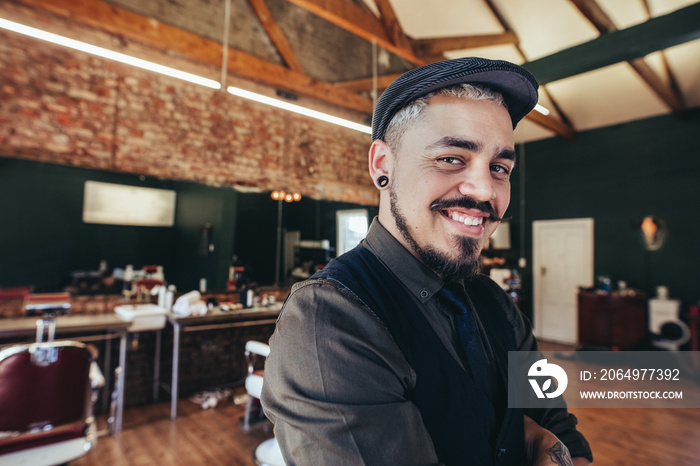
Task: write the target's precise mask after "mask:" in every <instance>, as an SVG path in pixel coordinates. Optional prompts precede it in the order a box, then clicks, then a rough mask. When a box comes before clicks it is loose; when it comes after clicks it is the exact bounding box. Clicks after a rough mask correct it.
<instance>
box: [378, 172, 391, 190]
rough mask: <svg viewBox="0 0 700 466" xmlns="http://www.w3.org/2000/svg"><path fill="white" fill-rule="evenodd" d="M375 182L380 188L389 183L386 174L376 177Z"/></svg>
mask: <svg viewBox="0 0 700 466" xmlns="http://www.w3.org/2000/svg"><path fill="white" fill-rule="evenodd" d="M377 184H378V185H379V187H380V188H383V187H385V186H386V185H388V184H389V177H388V176H386V175H382V176H380V177H379V178H377Z"/></svg>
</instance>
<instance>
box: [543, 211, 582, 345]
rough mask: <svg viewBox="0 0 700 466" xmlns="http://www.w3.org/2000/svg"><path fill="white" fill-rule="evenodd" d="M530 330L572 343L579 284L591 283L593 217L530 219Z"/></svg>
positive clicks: (575, 324) (576, 320)
mask: <svg viewBox="0 0 700 466" xmlns="http://www.w3.org/2000/svg"><path fill="white" fill-rule="evenodd" d="M532 237H533V251H532V256H533V264H532V266H533V269H532V275H533V280H534V305H535V307H534V327H535V328H534V333H535V336H536V337H538V338H541V339H543V340H548V341H556V342H561V343H569V344H576V343H577V340H578V311H577V298H576V297H577V293H578V287H579V286H586V287H590V286H593V219H592V218H582V219H569V220H538V221H535V222H532Z"/></svg>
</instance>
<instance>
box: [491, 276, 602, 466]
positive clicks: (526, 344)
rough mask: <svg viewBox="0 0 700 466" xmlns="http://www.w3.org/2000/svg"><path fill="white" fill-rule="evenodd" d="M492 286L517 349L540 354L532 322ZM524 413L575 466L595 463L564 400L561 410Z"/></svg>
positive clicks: (506, 296) (553, 409)
mask: <svg viewBox="0 0 700 466" xmlns="http://www.w3.org/2000/svg"><path fill="white" fill-rule="evenodd" d="M490 283H492V284H493V285H492V286H493V288H494V293H497V296H498V297H499V300H500V301H501V304H502V305H503V306H504V307H505V308H506V312H507V313H508V316H509V319H510V322H511V325H512V326H513V329H514V331H515V335H516V345H517V350H518V351H539V350H538V348H537V341H536V340H535V337H534V335H533V334H532V326H531V324H530V322H529V321H528V320H527V319H526V318H525V317H524V316H523V314H522V312H520V310H519V309H518V308H517V307H516V306H515V305H514V304H513V302H512V301H511V300H510V298H509V297H508V295H506V294H505V293H504V292H503V291H502V290H501V289H500V287H498V285H496V284H495V283H493V282H490ZM524 412H525V414H526V417H527V416H529V417H530V418H531V419H532V420H534V421H535V422H536V423H537V424H539V425H540V426H542V427H543V428H545V429H547V430H548V431H549V432H550V433H551V434H553V435H554V436H555V438H557V439H558V440H560V441H561V442H562V443H563V444H564V445H565V446H566V447H567V448H568V450H569V451H570V453H571V456H572V457H573V464H574V465H575V466H584V465H586V464H590V462H591V461H593V454H592V453H591V448H590V446H589V445H588V441H587V440H586V439H585V437H584V436H583V435H582V434H581V433H580V432H579V431H578V430H577V429H576V425H577V424H578V419H576V416H574V415H573V414H571V413H569V412H568V410H567V408H566V402H564V401H563V400H562V402H561V407H560V408H552V409H525V410H524Z"/></svg>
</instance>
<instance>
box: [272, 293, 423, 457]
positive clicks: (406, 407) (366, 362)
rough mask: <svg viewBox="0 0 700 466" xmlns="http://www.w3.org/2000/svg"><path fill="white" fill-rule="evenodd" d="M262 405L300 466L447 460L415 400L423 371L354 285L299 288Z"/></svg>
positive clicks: (275, 344)
mask: <svg viewBox="0 0 700 466" xmlns="http://www.w3.org/2000/svg"><path fill="white" fill-rule="evenodd" d="M270 347H271V352H270V356H269V358H268V359H267V361H266V365H265V376H264V384H263V395H262V402H263V407H264V409H265V413H266V414H267V415H268V417H269V418H270V419H271V420H272V421H273V422H274V423H275V436H276V437H277V440H278V441H279V443H280V447H281V449H282V452H283V455H284V457H285V461H286V462H287V464H288V465H293V464H334V465H344V464H348V465H354V464H402V465H418V464H422V465H427V464H437V456H436V454H435V452H434V448H433V445H432V441H431V439H430V437H429V435H428V433H427V431H426V430H425V427H424V426H423V423H422V420H421V417H420V413H419V412H418V410H417V408H416V407H415V405H414V404H413V403H411V402H410V401H408V400H407V399H406V396H405V394H406V393H407V392H408V391H409V390H410V389H411V388H412V387H413V385H414V384H415V373H414V372H413V370H412V369H411V368H410V367H409V366H408V363H407V362H406V360H405V358H404V357H403V355H402V354H401V352H400V350H399V349H398V347H397V346H396V344H395V343H394V341H393V339H392V338H391V336H390V334H389V332H388V331H387V330H386V329H385V328H384V327H383V326H382V325H381V323H380V322H379V321H378V320H377V319H376V318H375V317H374V316H373V315H372V314H371V312H370V311H369V310H368V309H367V308H366V307H364V306H363V305H362V304H361V303H360V302H359V300H358V299H357V298H356V297H355V296H354V295H352V294H351V293H350V292H349V291H348V290H347V289H345V288H342V287H341V286H340V285H338V284H337V283H335V282H332V281H324V280H315V281H309V282H304V284H302V285H301V286H298V287H295V288H294V290H293V291H292V293H291V295H290V296H289V298H288V299H287V302H286V303H285V306H284V308H283V310H282V312H281V314H280V318H279V320H278V322H277V327H276V329H275V334H274V335H273V337H272V338H271V340H270Z"/></svg>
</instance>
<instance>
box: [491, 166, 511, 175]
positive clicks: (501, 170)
mask: <svg viewBox="0 0 700 466" xmlns="http://www.w3.org/2000/svg"><path fill="white" fill-rule="evenodd" d="M491 171H492V172H494V173H497V174H498V175H500V176H509V175H510V169H509V168H508V167H506V166H504V165H491Z"/></svg>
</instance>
